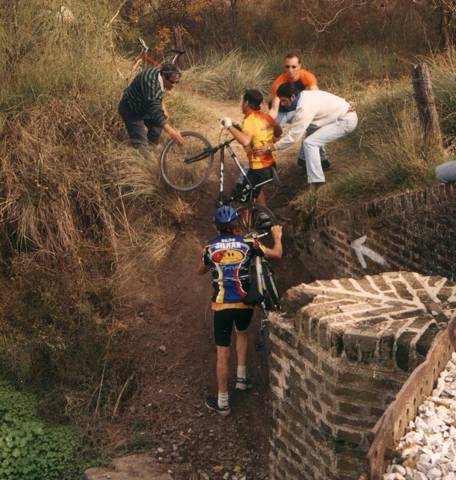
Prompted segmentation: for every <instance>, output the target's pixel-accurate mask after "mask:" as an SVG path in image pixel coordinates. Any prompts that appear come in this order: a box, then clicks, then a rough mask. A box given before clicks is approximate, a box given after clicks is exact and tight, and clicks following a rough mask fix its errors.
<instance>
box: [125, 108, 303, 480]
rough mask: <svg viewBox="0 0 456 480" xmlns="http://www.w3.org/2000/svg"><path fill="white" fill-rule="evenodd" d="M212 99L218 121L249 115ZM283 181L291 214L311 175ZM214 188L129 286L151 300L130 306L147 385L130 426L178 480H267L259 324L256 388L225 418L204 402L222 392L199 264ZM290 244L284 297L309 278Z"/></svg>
mask: <svg viewBox="0 0 456 480" xmlns="http://www.w3.org/2000/svg"><path fill="white" fill-rule="evenodd" d="M199 102H200V103H201V100H199ZM204 103H205V107H206V108H208V107H209V108H212V109H213V110H214V111H216V112H217V113H220V115H219V116H222V115H228V116H231V117H233V118H235V119H237V120H240V119H241V115H240V112H239V107H238V106H237V105H233V104H226V103H222V102H215V101H211V102H208V101H207V100H206V101H204ZM192 129H197V130H199V131H202V132H204V133H205V134H206V135H207V136H208V137H209V138H210V139H211V141H213V142H215V141H216V140H217V134H218V131H216V132H214V131H212V132H211V131H209V132H208V131H207V130H206V129H207V126H206V127H204V126H202V125H196V126H194V125H192ZM229 172H230V169H228V174H229V175H230V173H229ZM231 176H232V177H233V176H234V174H233V172H232V173H231ZM281 176H282V178H283V180H285V182H287V183H288V184H289V187H288V188H287V189H285V190H283V191H280V192H278V193H275V194H274V195H272V196H270V206H271V208H272V209H273V210H274V209H278V210H279V211H280V212H282V213H283V212H284V211H285V212H286V210H287V205H288V199H289V198H292V197H293V196H294V194H295V193H296V191H297V189H299V188H301V184H302V183H303V182H304V178H300V177H298V178H297V176H296V167H295V166H294V165H292V164H291V163H290V166H289V167H288V166H287V167H285V168H284V169H283V172H282V174H281ZM211 183H212V184H211V185H209V186H208V188H205V189H204V191H201V192H195V193H193V194H191V195H187V196H186V197H185V199H186V201H189V202H191V203H193V205H194V208H195V209H196V214H195V216H194V217H193V218H192V219H190V220H189V222H188V223H187V224H185V225H181V226H180V231H179V232H178V234H177V236H176V237H175V239H174V241H173V245H172V247H171V250H170V252H171V253H170V255H168V257H167V259H166V260H165V261H164V262H163V263H162V264H161V266H160V268H159V270H158V271H156V270H155V269H152V268H149V267H150V266H148V265H140V266H138V272H137V276H136V280H134V282H135V283H134V284H133V285H130V286H129V288H130V290H132V291H139V290H144V289H145V288H146V289H147V291H148V292H150V297H144V295H138V296H137V297H135V296H134V295H133V296H132V297H131V298H130V301H129V304H128V313H127V315H128V317H129V318H128V319H127V320H126V321H127V324H128V325H129V331H130V342H129V345H128V347H129V348H130V349H132V352H133V353H132V357H133V359H134V363H135V365H136V370H137V371H138V375H137V379H136V380H137V386H138V387H139V388H138V389H137V393H136V394H135V396H134V397H133V398H131V399H130V400H129V402H128V405H127V408H126V411H125V414H124V418H123V423H124V425H126V426H127V428H128V431H129V436H130V438H132V439H133V446H135V445H136V446H137V447H138V448H140V447H142V448H143V449H145V450H147V451H148V452H149V453H151V454H152V455H155V457H156V458H157V460H158V461H159V462H162V463H164V464H166V465H167V466H168V468H169V469H170V470H171V471H172V472H173V473H172V475H173V476H174V478H175V479H178V480H189V479H195V480H196V479H199V478H201V479H205V478H206V479H207V478H209V479H222V478H223V479H228V478H230V479H232V478H233V479H236V478H238V479H241V478H244V479H255V480H256V479H266V478H267V471H268V468H267V466H268V452H269V445H268V434H269V427H270V405H269V401H270V399H269V390H268V372H267V366H266V362H267V358H266V356H265V353H264V352H257V351H255V348H254V345H255V343H256V335H257V331H258V319H257V320H256V322H255V324H254V325H252V327H251V328H250V356H249V361H248V367H249V372H250V375H251V376H252V378H253V381H254V384H255V387H254V389H253V391H251V392H248V393H244V392H242V393H234V394H233V396H232V398H231V401H232V409H233V414H232V415H231V416H229V417H227V418H222V417H219V416H217V415H216V414H214V413H211V412H209V411H208V410H207V409H206V407H205V406H204V399H205V397H206V396H207V394H209V393H214V392H215V391H216V386H215V347H214V341H213V334H212V314H211V311H210V302H209V299H210V280H209V277H199V276H198V275H197V274H196V273H195V268H196V265H197V263H198V260H199V256H200V254H201V250H202V246H203V244H204V242H205V241H206V240H207V239H209V238H212V237H213V236H214V235H215V230H214V229H213V226H212V225H211V217H212V214H213V211H214V207H215V205H214V202H213V200H212V199H211V197H210V196H209V195H207V192H208V191H209V192H210V191H211V190H212V191H213V193H214V194H215V191H216V188H217V186H216V184H215V182H214V181H213V182H211ZM284 246H285V256H284V259H283V260H282V261H281V262H280V263H279V264H278V265H277V276H278V278H279V283H280V286H281V288H282V291H283V290H285V289H286V288H288V287H289V286H291V285H293V284H296V283H299V282H302V281H307V280H309V276H308V274H307V273H306V272H305V270H304V269H303V267H302V266H300V265H299V264H297V262H296V257H295V252H293V250H292V245H291V242H290V241H289V238H287V227H285V234H284ZM233 354H234V352H233ZM130 443H131V442H130Z"/></svg>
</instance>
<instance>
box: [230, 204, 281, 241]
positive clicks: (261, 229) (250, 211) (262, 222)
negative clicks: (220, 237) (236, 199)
mask: <svg viewBox="0 0 456 480" xmlns="http://www.w3.org/2000/svg"><path fill="white" fill-rule="evenodd" d="M238 213H239V228H240V229H241V232H242V234H243V235H248V234H252V233H255V234H263V233H269V231H270V229H271V227H272V226H273V225H276V224H277V223H278V222H277V218H276V216H275V215H274V214H273V213H272V211H271V210H269V208H267V207H263V206H262V205H253V206H248V205H246V206H242V207H239V208H238Z"/></svg>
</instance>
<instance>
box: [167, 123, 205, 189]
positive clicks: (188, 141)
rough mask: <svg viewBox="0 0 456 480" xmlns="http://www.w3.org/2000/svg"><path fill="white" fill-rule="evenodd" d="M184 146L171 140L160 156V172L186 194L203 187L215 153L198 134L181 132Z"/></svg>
mask: <svg viewBox="0 0 456 480" xmlns="http://www.w3.org/2000/svg"><path fill="white" fill-rule="evenodd" d="M181 135H182V136H183V137H184V139H185V144H184V145H179V144H178V143H177V142H175V141H174V140H170V141H169V142H168V143H167V144H166V145H165V148H164V149H163V151H162V153H161V156H160V170H161V174H162V177H163V179H164V180H165V182H166V183H167V184H168V185H169V186H170V187H171V188H174V189H175V190H180V191H182V192H186V191H189V190H194V189H195V188H198V187H199V186H200V185H202V184H203V183H204V182H205V181H206V180H207V178H208V176H209V173H210V170H211V166H212V162H213V160H214V152H213V151H212V146H211V144H210V143H209V141H208V140H206V138H205V137H203V136H202V135H201V134H199V133H196V132H181Z"/></svg>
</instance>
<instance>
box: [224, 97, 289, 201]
mask: <svg viewBox="0 0 456 480" xmlns="http://www.w3.org/2000/svg"><path fill="white" fill-rule="evenodd" d="M262 102H263V95H262V94H261V93H260V92H259V91H258V90H246V91H245V93H244V95H243V97H242V105H241V108H242V113H243V114H244V121H243V123H242V127H241V130H239V129H238V128H236V127H234V126H233V122H232V121H231V119H230V118H227V117H226V118H223V119H222V120H221V123H222V126H223V127H225V128H226V129H227V130H228V131H229V132H230V133H231V135H233V137H234V138H235V139H236V140H237V141H238V142H239V143H240V144H241V145H243V146H244V148H245V151H246V153H247V158H248V159H249V170H248V172H247V177H248V179H249V180H250V182H251V183H252V185H253V186H255V185H258V184H260V183H262V182H265V181H266V180H269V179H270V178H271V177H272V175H273V171H272V169H273V168H275V157H274V154H273V153H272V152H270V151H267V152H266V153H261V154H258V155H257V154H255V153H254V149H268V148H269V147H272V145H273V143H274V139H276V138H278V137H280V135H281V134H282V129H281V128H280V126H279V125H278V124H277V123H276V121H275V120H274V119H273V118H272V117H271V116H270V115H269V114H267V113H264V112H262V111H261V103H262ZM268 152H269V153H268ZM246 183H247V182H245V184H246ZM245 184H244V186H245ZM254 196H255V198H257V201H258V203H259V204H260V205H264V206H266V199H265V197H264V193H263V192H262V191H261V187H259V188H256V189H255V190H254Z"/></svg>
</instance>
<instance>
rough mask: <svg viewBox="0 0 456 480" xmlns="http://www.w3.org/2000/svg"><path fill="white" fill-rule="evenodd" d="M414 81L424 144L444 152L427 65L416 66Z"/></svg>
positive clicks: (413, 71) (414, 68) (414, 67)
mask: <svg viewBox="0 0 456 480" xmlns="http://www.w3.org/2000/svg"><path fill="white" fill-rule="evenodd" d="M412 79H413V80H412V83H413V90H414V92H415V100H416V105H417V107H418V113H419V116H420V121H421V126H422V128H423V132H424V142H425V144H426V145H427V146H428V147H430V148H437V149H439V150H443V143H442V132H441V130H440V123H439V114H438V113H437V109H436V106H435V99H434V94H433V92H432V83H431V76H430V74H429V69H428V67H427V65H426V64H424V63H423V64H419V65H414V66H413V69H412Z"/></svg>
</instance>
